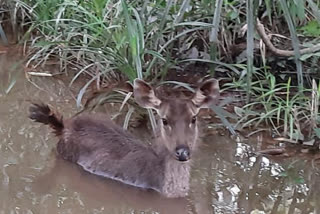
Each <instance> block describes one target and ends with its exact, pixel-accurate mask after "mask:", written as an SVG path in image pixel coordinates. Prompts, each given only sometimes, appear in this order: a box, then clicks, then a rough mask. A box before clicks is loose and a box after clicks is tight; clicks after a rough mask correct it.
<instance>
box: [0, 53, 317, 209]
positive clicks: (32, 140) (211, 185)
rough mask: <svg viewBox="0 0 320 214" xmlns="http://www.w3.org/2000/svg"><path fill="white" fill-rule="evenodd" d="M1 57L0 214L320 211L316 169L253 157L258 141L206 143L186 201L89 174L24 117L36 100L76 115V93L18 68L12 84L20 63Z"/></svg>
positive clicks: (213, 140)
mask: <svg viewBox="0 0 320 214" xmlns="http://www.w3.org/2000/svg"><path fill="white" fill-rule="evenodd" d="M0 58H1V60H0V63H1V64H2V66H1V65H0V69H1V70H0V75H1V80H0V83H1V88H0V90H1V91H0V214H7V213H26V214H31V213H35V214H36V213H41V214H46V213H47V214H54V213H169V214H170V213H199V214H206V213H223V214H225V213H245V214H247V213H273V214H275V213H279V214H280V213H303V214H304V213H313V214H316V213H320V186H319V185H320V177H319V169H318V168H319V165H314V164H312V162H310V160H305V159H304V158H301V157H296V158H285V159H284V158H277V159H271V158H270V157H263V156H259V157H257V156H254V155H253V154H252V151H253V150H254V149H255V147H256V145H257V143H256V142H255V139H252V140H251V141H248V142H243V143H236V142H235V141H233V140H231V139H229V138H227V137H219V136H206V137H204V138H203V139H202V144H201V146H200V148H199V151H198V154H197V155H196V157H195V162H194V167H193V173H192V182H191V186H192V187H191V191H190V196H189V197H187V198H184V199H165V198H163V197H161V196H160V195H159V194H157V193H155V192H153V191H147V190H140V189H137V188H133V187H130V186H127V185H123V184H120V183H118V182H115V181H111V180H108V179H104V178H100V177H97V176H94V175H90V174H88V173H86V172H84V171H83V170H81V169H80V168H79V167H77V166H75V165H72V164H70V163H68V162H65V161H63V160H61V159H59V158H58V157H57V156H56V155H55V150H54V148H55V143H56V139H55V138H54V137H53V136H52V135H51V134H50V132H49V129H48V128H47V127H45V126H41V125H39V124H36V123H33V122H31V121H30V120H28V119H27V109H28V107H29V102H28V100H37V99H39V100H43V101H44V102H48V103H50V104H51V105H52V106H55V107H56V108H57V109H58V110H59V109H60V111H61V112H63V113H64V115H66V116H70V115H72V114H74V113H75V112H76V109H75V108H74V106H75V99H74V95H73V94H74V93H73V91H72V89H71V90H70V89H69V88H68V87H66V86H65V84H64V83H63V82H61V81H59V80H57V79H55V80H53V79H52V78H49V77H33V78H32V79H31V80H32V81H28V80H26V78H25V75H24V74H23V73H22V70H21V69H20V73H18V74H17V75H16V76H15V77H14V78H15V80H16V82H15V84H13V83H12V76H11V77H10V75H9V74H8V72H11V73H15V72H16V71H19V65H20V64H19V61H18V60H12V61H10V58H8V57H6V56H2V57H1V56H0ZM10 78H11V81H9V80H8V79H10ZM10 83H12V85H13V87H12V89H11V90H9V93H8V94H6V93H5V91H7V92H8V87H10Z"/></svg>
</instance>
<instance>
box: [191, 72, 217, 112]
mask: <svg viewBox="0 0 320 214" xmlns="http://www.w3.org/2000/svg"><path fill="white" fill-rule="evenodd" d="M219 95H220V92H219V82H218V80H216V79H213V78H212V79H209V80H207V81H205V82H203V83H202V84H201V86H200V87H199V88H198V89H197V90H196V92H195V94H194V96H193V98H192V102H193V103H194V104H195V105H196V106H197V107H198V108H209V107H210V105H212V104H215V103H217V101H218V99H219Z"/></svg>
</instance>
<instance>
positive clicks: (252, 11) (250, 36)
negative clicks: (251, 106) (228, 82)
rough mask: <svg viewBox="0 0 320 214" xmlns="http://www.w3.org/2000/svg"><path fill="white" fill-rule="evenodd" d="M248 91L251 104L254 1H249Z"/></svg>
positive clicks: (247, 101) (247, 99)
mask: <svg viewBox="0 0 320 214" xmlns="http://www.w3.org/2000/svg"><path fill="white" fill-rule="evenodd" d="M247 26H248V29H247V89H246V93H247V94H246V96H247V98H246V103H249V102H250V94H251V81H252V73H253V48H254V40H253V39H254V38H253V37H254V5H253V0H248V1H247Z"/></svg>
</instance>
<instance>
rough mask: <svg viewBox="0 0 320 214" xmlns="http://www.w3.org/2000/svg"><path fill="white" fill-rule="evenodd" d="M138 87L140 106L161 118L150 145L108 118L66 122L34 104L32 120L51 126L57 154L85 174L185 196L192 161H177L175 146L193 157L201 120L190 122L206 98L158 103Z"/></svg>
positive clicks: (88, 116)
mask: <svg viewBox="0 0 320 214" xmlns="http://www.w3.org/2000/svg"><path fill="white" fill-rule="evenodd" d="M214 83H216V82H214ZM140 84H142V86H141V85H140ZM210 84H211V83H210ZM140 86H141V87H140ZM135 87H136V88H135V89H136V90H135V91H134V92H135V98H136V99H138V103H139V104H140V105H141V106H143V107H148V106H153V107H154V108H155V109H156V110H157V112H158V115H159V117H160V120H159V126H158V127H159V130H158V135H157V136H156V142H155V145H154V146H152V147H151V146H147V145H145V144H144V143H142V142H140V140H138V139H137V138H136V137H134V136H133V135H132V134H130V133H129V132H127V131H125V130H123V129H122V128H121V127H120V126H118V125H116V124H115V123H113V122H112V121H111V120H110V119H108V118H107V117H106V115H104V114H81V115H78V116H75V117H73V118H70V119H68V120H64V121H62V119H60V118H59V117H58V116H56V115H55V114H54V113H53V112H52V111H51V110H50V108H49V107H48V106H46V105H44V104H34V105H33V106H32V107H30V116H29V117H30V118H31V119H33V120H35V121H37V122H40V123H44V124H48V125H50V126H51V127H52V128H53V129H54V131H55V133H56V135H57V136H58V137H59V142H58V145H57V152H58V154H59V155H60V156H61V157H62V158H64V159H66V160H68V161H71V162H74V163H76V164H78V165H80V166H82V167H83V168H84V169H85V170H86V171H89V172H91V173H93V174H96V175H100V176H104V177H108V178H111V179H115V180H119V181H121V182H123V183H126V184H130V185H134V186H137V187H142V188H149V189H154V190H156V191H158V192H160V193H162V194H163V195H165V196H167V197H184V196H186V195H187V194H188V191H189V178H190V161H183V162H182V161H178V160H177V158H176V156H175V154H176V148H177V147H178V146H180V145H185V146H186V147H188V148H190V157H191V154H192V150H193V149H194V145H195V143H196V141H197V138H198V128H197V122H195V123H192V122H191V121H192V118H193V117H195V116H194V115H196V114H197V112H198V107H197V105H200V104H201V100H203V101H204V100H208V99H207V98H206V97H204V95H202V94H201V96H200V97H195V98H194V100H196V101H197V105H196V104H195V103H194V101H192V100H179V99H175V100H165V99H162V100H159V99H158V98H157V97H156V96H155V95H154V92H153V91H151V92H150V88H149V87H150V86H149V85H147V84H146V83H144V82H143V81H141V80H138V82H135ZM214 89H215V90H216V88H214ZM151 90H152V89H151ZM139 96H140V97H139ZM195 96H198V95H197V94H196V95H195ZM161 118H166V119H167V121H168V124H167V125H163V124H162V123H161V122H162V120H161Z"/></svg>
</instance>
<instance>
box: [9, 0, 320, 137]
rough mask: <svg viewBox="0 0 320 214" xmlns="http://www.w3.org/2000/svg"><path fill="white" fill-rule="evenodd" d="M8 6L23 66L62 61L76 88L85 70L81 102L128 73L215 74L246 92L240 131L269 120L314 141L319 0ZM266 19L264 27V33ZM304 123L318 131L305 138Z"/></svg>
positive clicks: (61, 0) (78, 1)
mask: <svg viewBox="0 0 320 214" xmlns="http://www.w3.org/2000/svg"><path fill="white" fill-rule="evenodd" d="M4 4H5V5H6V8H9V9H10V10H8V11H11V12H10V17H11V18H10V20H11V23H12V24H13V25H15V27H18V28H19V27H20V30H22V31H23V32H26V33H25V34H24V35H23V37H21V40H20V41H23V42H24V43H25V45H26V46H29V47H30V51H29V52H28V61H27V63H26V66H28V67H31V66H32V68H33V69H39V68H41V67H42V66H44V65H46V64H48V63H49V62H50V63H52V62H54V63H57V64H58V66H59V71H60V72H62V73H67V74H69V73H75V74H74V77H73V79H72V80H71V82H70V85H71V84H73V82H74V81H76V80H77V79H78V78H79V76H82V74H85V75H87V76H89V77H90V78H89V79H88V81H87V82H86V83H85V84H84V86H83V88H82V89H81V90H80V91H79V94H78V97H77V104H78V105H79V106H80V105H81V103H82V99H83V96H84V94H85V93H86V92H87V91H88V88H89V86H91V85H92V84H94V83H96V84H95V85H96V86H97V88H98V89H99V87H100V85H101V84H103V83H110V82H113V81H114V80H115V79H120V78H123V77H124V78H126V79H128V80H133V79H134V78H136V77H138V78H143V79H148V80H151V81H153V82H155V81H156V80H161V81H162V80H164V79H165V77H166V76H169V78H168V79H169V80H172V79H170V77H172V76H179V75H180V76H183V75H184V73H183V72H181V71H187V72H185V73H186V75H187V76H188V75H190V76H191V78H189V80H190V79H192V78H193V76H192V75H194V76H196V75H198V76H201V77H202V76H204V75H207V74H209V75H211V76H215V77H218V78H220V79H221V84H224V85H225V86H226V88H227V89H229V91H233V92H235V91H237V90H239V89H240V90H243V91H244V92H245V93H244V94H245V95H244V100H246V102H245V103H243V106H241V107H239V108H236V113H238V114H239V115H241V118H240V119H239V121H238V123H236V125H235V127H236V128H238V127H241V128H246V127H259V126H260V125H261V124H267V125H269V126H271V127H272V128H273V129H274V131H275V133H277V135H280V136H286V137H289V138H290V139H295V140H297V139H302V136H303V137H304V138H312V136H318V135H317V133H318V131H317V130H318V126H319V124H318V119H317V118H318V112H317V110H316V109H317V108H318V101H317V99H318V98H319V96H318V89H315V85H317V83H315V82H318V81H319V77H318V75H317V73H318V72H317V69H316V68H317V67H318V65H319V50H320V48H318V49H317V44H318V43H319V38H318V37H317V35H318V25H317V23H320V18H319V17H320V15H319V14H320V12H319V11H320V10H319V5H320V2H319V1H312V0H303V1H289V0H281V1H275V0H273V1H270V0H266V1H252V0H250V1H222V0H215V1H209V0H199V1H190V0H178V1H173V0H147V1H142V0H134V1H126V0H92V1H88V0H73V1H71V0H67V1H66V0H52V1H45V0H12V1H5V3H4ZM257 20H259V21H257ZM260 23H262V25H263V26H264V28H266V29H267V30H263V31H258V30H257V29H258V25H259V24H260ZM283 26H285V27H283ZM261 32H264V33H265V34H268V35H262V34H261ZM266 32H267V33H266ZM297 32H299V34H297ZM270 35H273V37H272V38H271V39H270ZM277 43H278V44H277ZM270 44H271V45H273V44H274V46H271V45H270ZM313 46H315V47H313ZM301 49H303V50H301ZM190 65H192V66H193V67H191V68H192V69H189V70H188V69H187V68H188V66H190ZM74 71H75V72H74ZM282 71H284V72H285V73H283V72H282ZM180 73H182V74H180ZM172 74H173V75H172ZM173 80H175V81H176V79H174V78H173ZM233 80H237V81H233ZM178 81H179V80H178ZM190 82H192V81H190ZM194 82H196V81H193V82H192V83H194ZM180 85H181V84H180ZM187 87H189V86H187ZM101 99H103V100H104V99H105V98H101ZM110 99H111V98H110ZM104 101H105V100H104ZM104 101H103V102H100V103H104ZM217 111H218V115H219V117H221V118H222V119H223V121H225V122H224V124H225V125H226V124H227V125H226V126H228V128H229V130H231V131H232V132H233V133H235V132H234V129H233V127H231V125H230V123H229V122H228V121H227V120H225V117H227V116H228V114H227V113H226V112H225V111H223V110H221V109H220V110H217ZM229 116H230V115H229ZM314 118H316V119H314ZM306 124H307V125H308V124H309V125H310V127H312V128H310V130H309V131H308V132H307V131H305V129H304V128H303V127H307V125H306Z"/></svg>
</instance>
